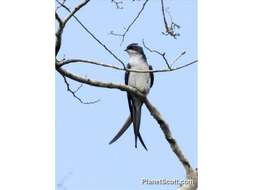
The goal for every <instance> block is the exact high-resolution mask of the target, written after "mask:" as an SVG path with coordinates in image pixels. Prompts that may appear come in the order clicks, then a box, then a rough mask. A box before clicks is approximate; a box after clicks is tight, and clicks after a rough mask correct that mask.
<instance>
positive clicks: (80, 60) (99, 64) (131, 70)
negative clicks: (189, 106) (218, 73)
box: [56, 54, 198, 73]
mask: <svg viewBox="0 0 253 190" xmlns="http://www.w3.org/2000/svg"><path fill="white" fill-rule="evenodd" d="M181 55H182V54H181ZM196 62H198V60H195V61H192V62H190V63H188V64H186V65H183V66H178V67H175V68H170V69H157V70H137V69H123V68H121V67H117V66H114V65H109V64H105V63H101V62H97V61H91V60H84V59H68V60H63V61H60V62H56V68H59V67H62V66H64V65H67V64H70V63H88V64H92V65H98V66H102V67H107V68H111V69H115V70H119V71H128V72H136V73H161V72H172V71H176V70H179V69H182V68H184V67H187V66H190V65H192V64H194V63H196Z"/></svg>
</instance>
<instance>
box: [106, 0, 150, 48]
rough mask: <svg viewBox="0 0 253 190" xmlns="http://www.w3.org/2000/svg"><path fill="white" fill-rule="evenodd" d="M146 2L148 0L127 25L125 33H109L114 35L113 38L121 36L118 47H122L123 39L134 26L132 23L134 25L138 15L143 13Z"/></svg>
mask: <svg viewBox="0 0 253 190" xmlns="http://www.w3.org/2000/svg"><path fill="white" fill-rule="evenodd" d="M148 1H149V0H146V1H145V2H144V3H143V5H142V7H141V9H140V11H139V12H138V14H137V15H136V17H135V18H134V19H133V21H132V22H131V23H130V24H129V25H128V27H127V28H126V30H125V32H124V33H123V34H117V33H115V32H114V31H111V32H110V34H111V35H114V36H121V37H122V39H121V42H120V45H122V43H123V42H124V40H125V37H126V35H127V33H128V31H129V30H130V28H131V27H132V26H133V25H134V23H135V22H136V21H137V19H138V18H139V17H140V15H141V13H142V12H143V10H144V9H145V6H146V4H147V2H148Z"/></svg>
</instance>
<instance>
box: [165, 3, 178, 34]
mask: <svg viewBox="0 0 253 190" xmlns="http://www.w3.org/2000/svg"><path fill="white" fill-rule="evenodd" d="M161 5H162V15H163V22H164V26H165V32H163V34H164V35H166V36H167V35H171V36H172V37H173V38H175V39H176V38H177V36H179V35H180V34H179V33H176V32H175V29H176V28H180V26H179V25H177V24H176V23H174V22H173V20H172V17H171V15H170V13H169V16H170V20H171V24H170V26H169V25H168V22H167V19H166V15H165V9H164V0H161Z"/></svg>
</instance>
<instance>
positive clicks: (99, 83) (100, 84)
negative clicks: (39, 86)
mask: <svg viewBox="0 0 253 190" xmlns="http://www.w3.org/2000/svg"><path fill="white" fill-rule="evenodd" d="M56 70H57V71H58V72H59V73H60V74H61V75H63V76H65V77H68V78H70V79H72V80H74V81H77V82H80V83H83V84H88V85H90V86H95V87H101V88H110V89H118V90H122V91H128V92H131V93H132V94H134V95H136V96H138V97H140V98H145V95H144V94H142V93H141V92H140V91H139V90H138V89H136V88H134V87H131V86H128V85H124V84H116V83H112V82H103V81H98V80H92V79H90V78H87V77H81V76H78V75H75V74H73V73H71V72H69V71H67V70H65V69H63V68H62V67H56Z"/></svg>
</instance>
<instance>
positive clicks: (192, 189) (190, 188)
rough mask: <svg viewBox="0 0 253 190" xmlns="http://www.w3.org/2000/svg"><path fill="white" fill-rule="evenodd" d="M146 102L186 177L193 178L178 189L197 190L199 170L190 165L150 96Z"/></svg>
mask: <svg viewBox="0 0 253 190" xmlns="http://www.w3.org/2000/svg"><path fill="white" fill-rule="evenodd" d="M144 103H145V105H146V107H147V108H148V110H149V112H150V114H151V115H152V116H153V118H154V119H155V120H156V121H157V123H158V124H159V126H160V128H161V130H162V132H163V134H164V136H165V139H166V140H167V142H168V143H169V144H170V147H171V149H172V150H173V152H174V153H175V155H176V156H177V158H178V159H179V161H180V162H181V164H182V165H183V167H184V169H185V172H186V179H187V180H191V181H192V183H191V184H186V185H183V186H182V187H180V188H179V189H178V190H196V189H197V184H198V181H197V180H198V178H197V171H195V170H193V168H192V166H191V165H190V162H189V160H188V159H187V158H186V157H185V155H184V154H183V152H182V150H181V149H180V148H179V146H178V144H177V141H176V139H174V138H173V136H172V133H171V130H170V128H169V125H168V124H167V123H166V121H165V120H164V119H163V117H162V115H161V113H160V112H159V111H158V110H157V109H156V107H155V106H154V105H152V104H151V103H150V101H149V100H148V98H145V100H144Z"/></svg>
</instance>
